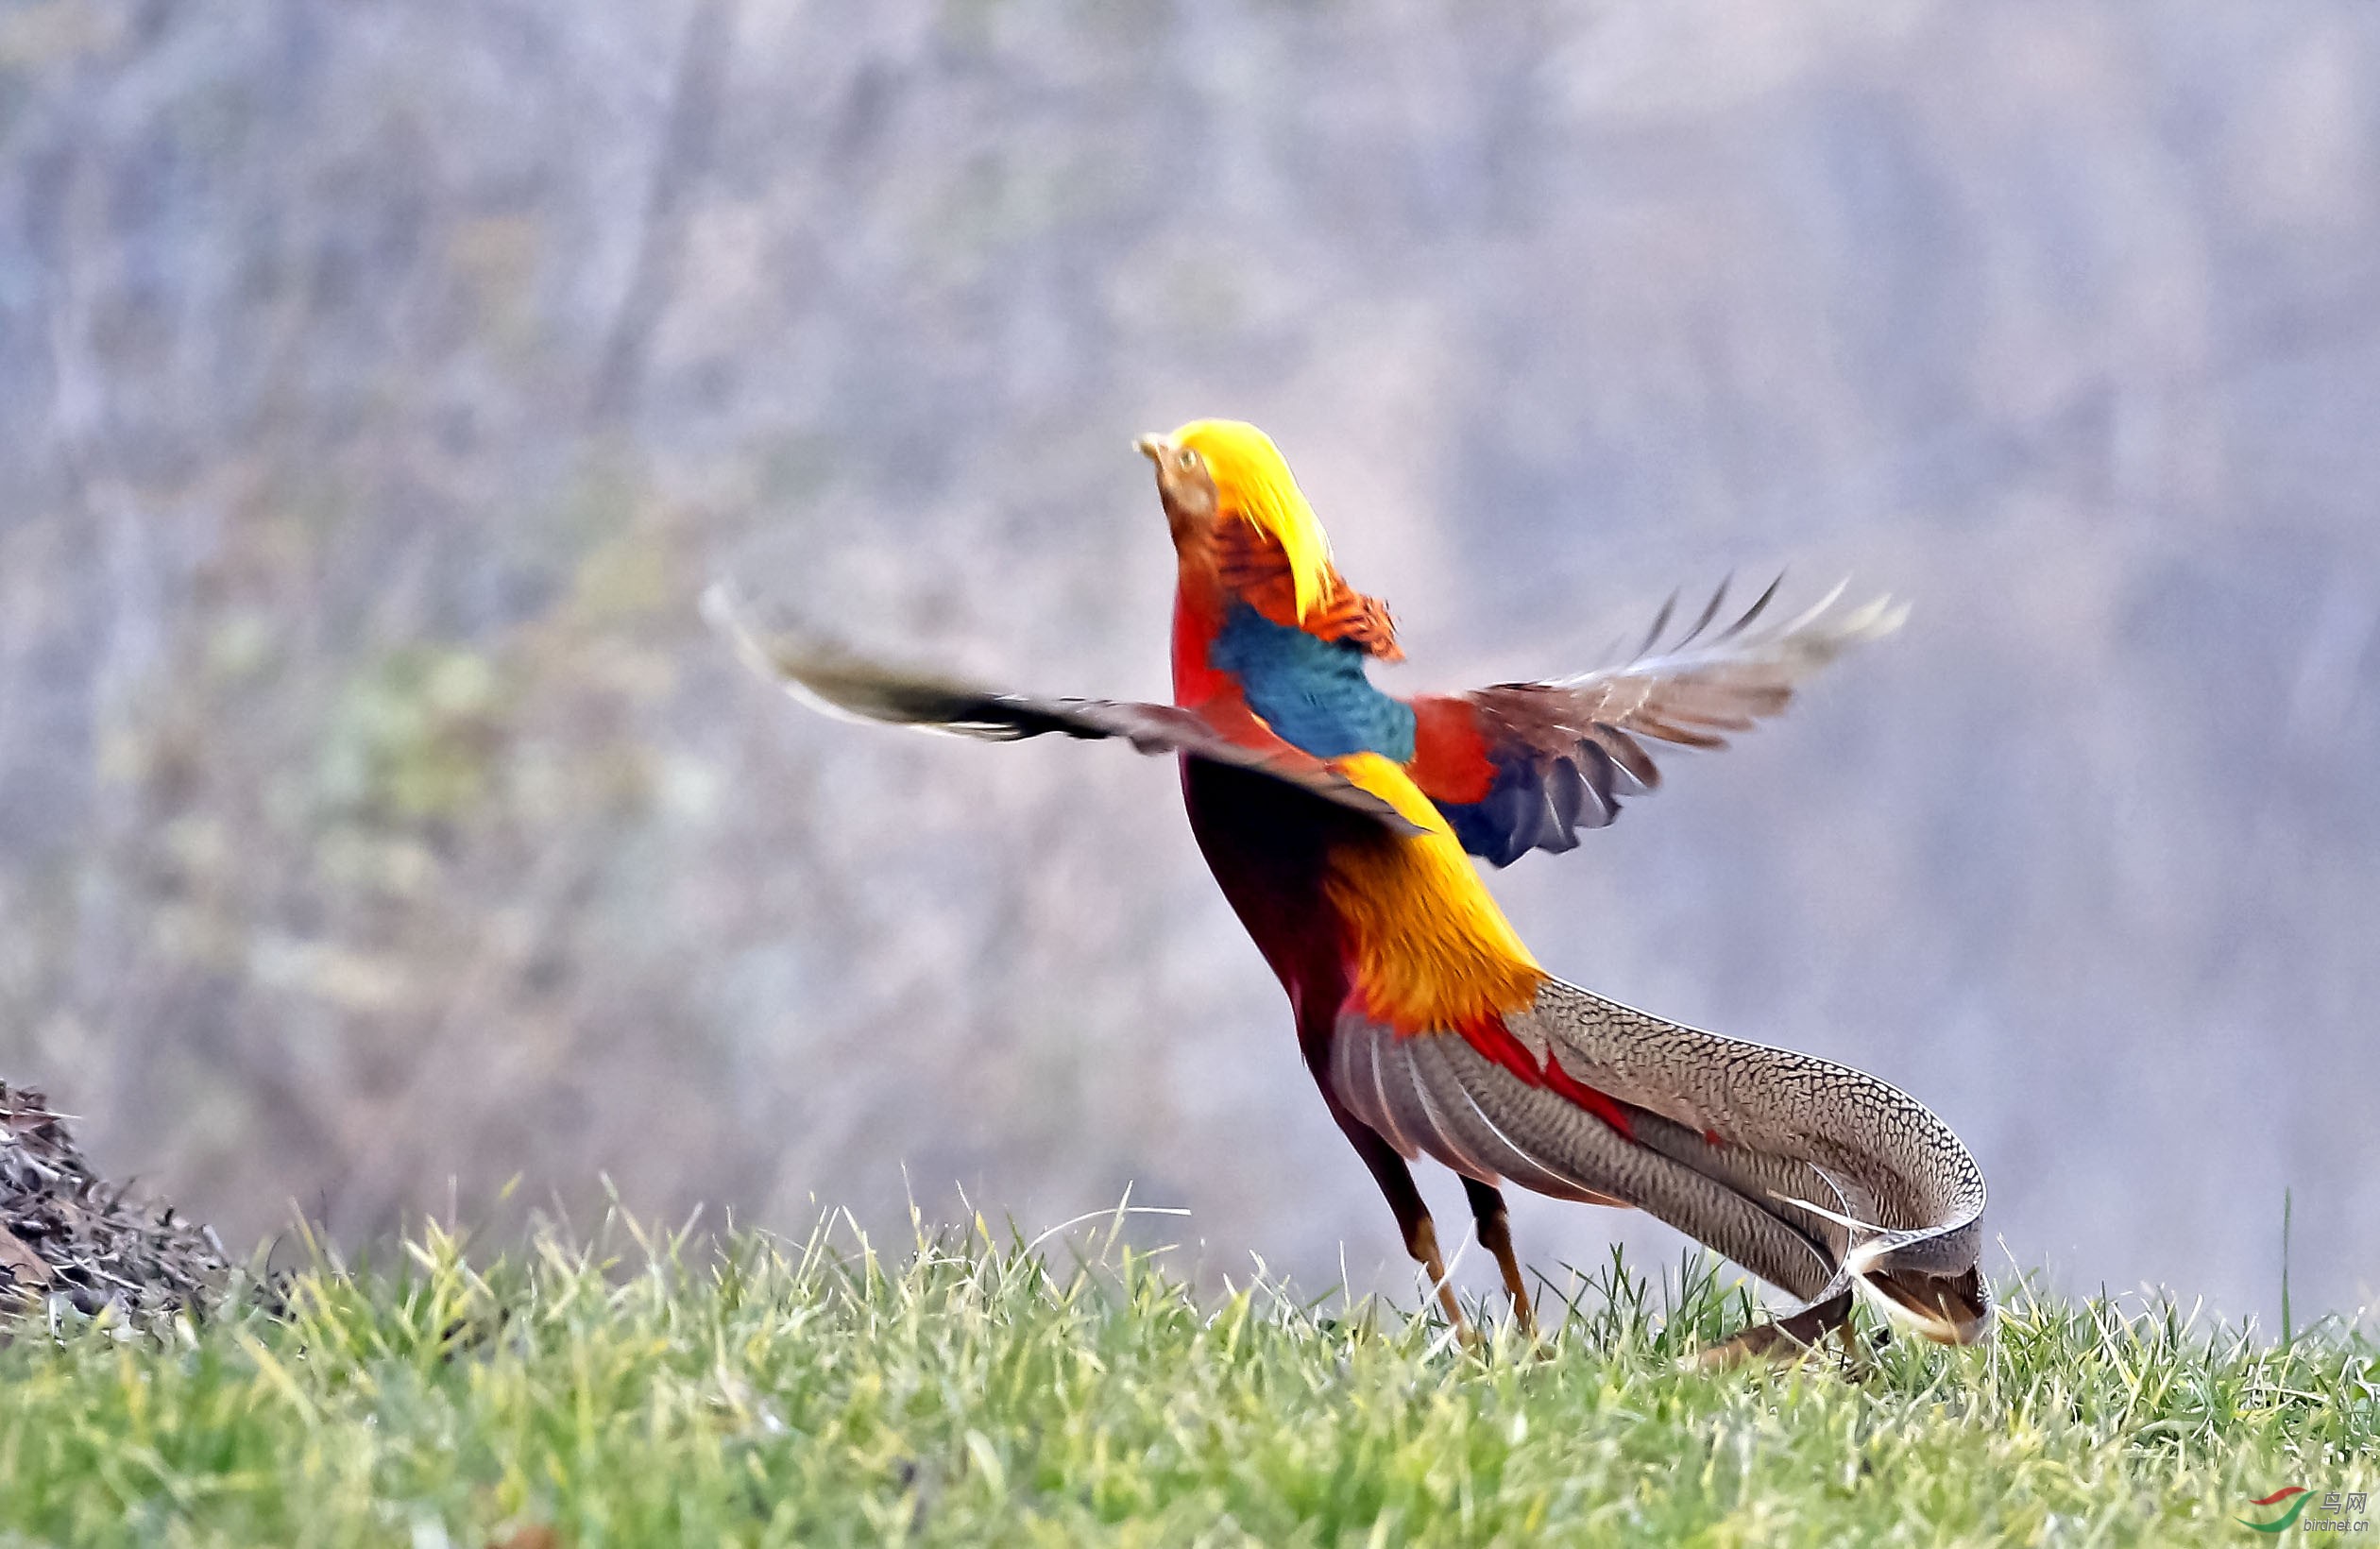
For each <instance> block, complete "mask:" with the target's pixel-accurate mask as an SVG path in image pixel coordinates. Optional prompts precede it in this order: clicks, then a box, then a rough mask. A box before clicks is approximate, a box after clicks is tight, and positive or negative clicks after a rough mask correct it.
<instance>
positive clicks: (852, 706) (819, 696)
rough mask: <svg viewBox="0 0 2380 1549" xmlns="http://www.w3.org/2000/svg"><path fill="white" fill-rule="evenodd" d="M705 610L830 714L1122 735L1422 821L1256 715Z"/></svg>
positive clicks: (985, 735)
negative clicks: (972, 669) (1062, 686)
mask: <svg viewBox="0 0 2380 1549" xmlns="http://www.w3.org/2000/svg"><path fill="white" fill-rule="evenodd" d="M703 613H704V616H705V617H706V618H707V619H708V620H709V621H711V623H712V624H713V625H714V626H715V627H717V628H718V629H719V630H720V631H721V632H722V633H723V634H724V635H726V636H727V638H729V639H730V640H732V641H733V642H734V643H735V645H736V648H737V651H738V654H739V655H741V656H742V657H743V659H744V660H745V662H746V663H747V664H749V665H750V666H751V667H752V669H753V670H754V671H755V672H758V673H759V674H760V675H761V676H763V677H765V678H768V679H770V680H771V681H772V682H774V683H776V684H778V685H780V686H782V687H783V688H784V689H786V691H787V692H789V693H791V694H792V695H793V696H794V697H795V698H797V699H801V700H804V701H807V702H808V704H810V705H811V706H814V707H816V708H818V709H821V710H824V711H825V712H826V713H828V714H830V715H840V716H844V717H847V718H853V719H858V720H862V721H878V722H883V723H888V724H892V725H898V726H914V727H916V728H918V729H919V730H922V731H938V732H947V733H951V734H953V735H956V736H961V737H978V738H982V739H984V740H988V741H995V742H1012V741H1016V740H1020V739H1023V738H1027V737H1041V736H1045V735H1046V734H1048V733H1051V732H1057V733H1061V734H1063V735H1064V736H1067V737H1079V738H1086V739H1088V738H1121V739H1122V740H1125V741H1128V742H1130V743H1131V745H1132V746H1133V747H1135V748H1137V749H1138V750H1140V751H1141V752H1143V753H1182V754H1187V755H1189V756H1190V757H1194V758H1205V759H1210V760H1212V761H1214V762H1216V763H1222V764H1232V765H1234V766H1236V767H1238V768H1241V769H1250V770H1254V771H1256V772H1257V773H1259V774H1263V775H1270V776H1272V777H1273V778H1275V779H1278V780H1282V781H1284V782H1286V783H1288V784H1290V785H1294V786H1297V787H1299V788H1301V789H1302V790H1305V791H1308V792H1313V793H1314V794H1315V795H1317V796H1318V797H1320V798H1322V799H1323V800H1325V801H1328V802H1332V803H1334V804H1335V805H1337V806H1339V807H1343V808H1346V809H1349V810H1351V811H1355V812H1361V813H1363V814H1364V815H1365V816H1367V817H1369V818H1371V819H1373V820H1375V821H1377V822H1378V823H1380V824H1381V825H1382V826H1384V827H1386V828H1389V829H1391V830H1393V831H1395V832H1397V833H1401V834H1413V833H1419V832H1420V829H1419V828H1417V827H1415V826H1414V825H1413V824H1412V823H1410V822H1409V821H1407V820H1406V819H1405V818H1404V817H1403V816H1401V815H1400V814H1399V813H1398V811H1397V809H1395V808H1394V807H1393V806H1391V805H1390V804H1389V803H1388V802H1387V801H1386V800H1384V799H1383V798H1381V797H1379V796H1376V795H1373V794H1372V793H1371V792H1369V791H1365V790H1362V789H1360V788H1359V787H1357V786H1355V785H1354V784H1352V783H1351V782H1350V781H1349V780H1348V779H1347V777H1346V776H1345V775H1341V774H1339V773H1338V771H1336V770H1335V769H1333V768H1332V767H1331V766H1330V765H1329V764H1328V763H1326V762H1324V761H1323V760H1321V759H1319V758H1317V757H1313V756H1311V755H1310V754H1306V753H1301V752H1300V751H1299V750H1298V749H1296V748H1294V747H1291V746H1290V745H1289V744H1288V743H1286V742H1284V741H1282V740H1280V739H1279V738H1277V737H1274V736H1272V735H1271V734H1270V733H1269V732H1268V731H1267V730H1265V728H1264V727H1263V725H1262V724H1261V723H1257V722H1256V721H1254V720H1253V718H1250V722H1249V723H1248V725H1247V726H1246V727H1244V728H1240V730H1239V737H1238V739H1237V740H1235V739H1234V737H1233V735H1231V734H1230V733H1229V732H1227V731H1226V730H1225V729H1224V728H1221V727H1218V726H1216V725H1215V724H1214V723H1211V722H1209V721H1208V720H1207V719H1206V718H1205V717H1203V716H1200V715H1199V714H1198V713H1197V712H1196V711H1192V710H1184V709H1179V708H1177V707H1175V706H1170V705H1149V704H1144V703H1141V702H1139V701H1134V700H1111V699H1040V698H1034V697H1031V696H1029V695H1024V694H1004V693H995V692H994V691H993V690H991V689H980V688H977V687H975V686H974V685H972V684H967V683H961V682H958V681H956V680H953V679H949V678H943V677H936V676H933V675H930V674H927V673H921V672H910V671H908V670H906V669H902V668H897V667H888V666H886V665H884V664H882V663H879V662H873V661H869V660H867V659H865V658H864V657H860V656H857V655H852V654H851V653H849V652H847V651H844V650H842V648H841V647H838V646H834V645H831V644H828V643H825V642H824V641H821V640H818V639H815V638H805V637H803V636H801V635H798V634H794V633H788V632H784V631H772V632H768V633H763V632H762V631H761V630H760V629H759V628H758V627H757V626H756V625H755V624H754V623H753V621H751V619H750V617H749V615H748V614H747V612H746V610H745V609H744V607H743V606H742V604H741V603H740V601H739V600H738V598H737V597H736V595H735V593H734V592H733V591H732V590H731V589H730V588H728V587H725V586H714V587H711V588H710V589H709V590H708V591H706V592H705V593H704V595H703Z"/></svg>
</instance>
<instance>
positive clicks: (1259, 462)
mask: <svg viewBox="0 0 2380 1549" xmlns="http://www.w3.org/2000/svg"><path fill="white" fill-rule="evenodd" d="M1167 439H1169V440H1171V441H1172V442H1173V444H1174V445H1175V446H1178V447H1187V448H1189V449H1190V450H1191V451H1195V452H1197V453H1198V454H1199V456H1200V457H1201V458H1204V459H1205V461H1206V466H1207V475H1208V477H1210V478H1212V479H1213V480H1214V481H1215V494H1216V503H1217V504H1218V505H1219V506H1220V507H1221V509H1223V510H1225V511H1228V512H1232V513H1233V514H1235V515H1237V516H1238V517H1239V518H1240V519H1242V520H1244V521H1247V522H1248V523H1250V525H1251V526H1253V527H1255V528H1257V529H1258V530H1259V531H1261V532H1263V533H1264V534H1265V535H1266V536H1268V537H1270V538H1271V539H1272V540H1273V541H1274V542H1275V543H1278V544H1280V545H1281V552H1282V553H1284V554H1285V555H1287V556H1288V560H1289V576H1290V581H1291V584H1292V585H1293V586H1295V587H1296V588H1297V598H1298V619H1299V621H1300V622H1303V621H1305V618H1306V616H1307V615H1308V614H1310V613H1312V612H1313V611H1314V610H1315V608H1317V607H1318V606H1319V605H1320V604H1321V603H1322V601H1323V599H1324V598H1325V597H1327V596H1328V595H1329V594H1330V590H1331V542H1330V539H1328V538H1326V537H1324V536H1322V523H1321V522H1320V520H1318V519H1317V518H1316V517H1315V514H1314V507H1313V506H1311V505H1308V504H1307V503H1306V498H1305V492H1304V491H1303V490H1301V489H1300V488H1299V487H1298V481H1297V480H1296V479H1295V478H1294V477H1292V476H1291V475H1290V472H1289V461H1288V459H1287V458H1285V457H1284V456H1282V455H1281V449H1280V448H1279V447H1276V446H1274V445H1273V442H1272V437H1271V436H1269V435H1267V434H1265V433H1264V432H1263V431H1260V430H1258V429H1257V428H1256V427H1255V426H1253V425H1251V424H1250V423H1248V422H1247V421H1246V420H1244V419H1193V420H1192V421H1190V423H1188V424H1187V425H1184V426H1182V428H1181V429H1180V430H1178V431H1175V432H1174V433H1173V434H1172V435H1171V436H1169V437H1168V438H1167Z"/></svg>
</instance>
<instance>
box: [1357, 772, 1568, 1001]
mask: <svg viewBox="0 0 2380 1549" xmlns="http://www.w3.org/2000/svg"><path fill="white" fill-rule="evenodd" d="M1332 764H1333V767H1334V768H1335V769H1337V770H1338V772H1339V773H1340V774H1342V775H1346V776H1347V778H1348V779H1349V781H1350V782H1352V784H1354V785H1355V786H1357V787H1359V788H1360V789H1362V790H1365V791H1369V792H1371V793H1372V794H1373V795H1375V796H1379V797H1382V798H1383V799H1385V800H1386V801H1387V802H1388V804H1389V805H1390V806H1392V807H1394V808H1395V809H1397V810H1398V812H1399V813H1400V814H1402V815H1403V817H1405V818H1406V819H1407V820H1408V821H1410V822H1411V823H1412V824H1413V825H1414V826H1416V827H1418V828H1420V830H1421V832H1420V833H1419V834H1413V835H1405V836H1391V835H1388V834H1386V832H1383V833H1382V834H1380V835H1379V836H1377V837H1374V838H1372V839H1370V840H1369V842H1366V843H1354V844H1348V845H1342V846H1340V847H1339V848H1337V849H1336V850H1335V851H1334V853H1333V854H1332V857H1331V876H1330V877H1329V879H1328V880H1327V881H1326V882H1325V884H1324V887H1325V889H1326V890H1327V891H1328V893H1329V894H1330V897H1331V902H1332V903H1333V904H1334V905H1335V906H1336V907H1337V910H1338V914H1339V918H1340V920H1341V921H1342V922H1343V924H1344V927H1345V929H1346V931H1347V945H1348V946H1349V948H1350V949H1351V950H1352V953H1353V955H1354V959H1355V964H1354V966H1355V985H1354V988H1355V993H1356V994H1357V995H1358V996H1361V997H1362V998H1363V1002H1364V1009H1365V1011H1366V1012H1367V1013H1369V1015H1371V1016H1373V1017H1375V1018H1377V1019H1379V1020H1381V1021H1383V1022H1386V1023H1387V1024H1388V1025H1389V1026H1390V1027H1393V1028H1394V1029H1396V1030H1398V1031H1399V1032H1406V1033H1414V1032H1445V1031H1451V1030H1459V1029H1463V1028H1468V1027H1471V1026H1473V1025H1475V1024H1478V1023H1481V1022H1485V1021H1490V1020H1494V1019H1498V1018H1501V1017H1504V1016H1507V1015H1509V1014H1511V1013H1514V1012H1517V1011H1520V1010H1522V1009H1523V1008H1525V1007H1527V1006H1528V1005H1529V1004H1530V1003H1531V1002H1533V1001H1534V1000H1536V999H1537V993H1538V991H1539V989H1540V988H1542V987H1543V986H1544V984H1545V980H1546V977H1547V976H1546V972H1545V970H1544V969H1542V968H1540V967H1539V966H1538V963H1537V960H1536V959H1535V958H1533V957H1531V956H1530V955H1529V949H1528V948H1527V947H1526V946H1523V945H1521V938H1520V936H1519V935H1518V934H1516V933H1515V932H1514V930H1513V928H1512V923H1511V922H1510V921H1509V920H1506V919H1505V913H1504V911H1503V910H1501V909H1498V908H1497V907H1496V900H1495V899H1494V898H1493V897H1492V896H1490V895H1489V894H1488V888H1487V885H1486V884H1485V883H1483V882H1481V881H1480V879H1479V872H1478V870H1477V868H1475V867H1474V866H1472V864H1471V857H1469V856H1467V855H1465V854H1464V853H1463V846H1462V845H1461V844H1460V843H1457V842H1456V841H1455V838H1454V833H1453V831H1452V830H1451V829H1449V828H1448V827H1447V826H1446V818H1445V816H1444V814H1442V813H1441V812H1439V811H1438V809H1437V807H1436V806H1435V805H1433V804H1432V803H1431V801H1430V798H1429V797H1427V796H1425V795H1423V794H1422V793H1421V791H1420V788H1419V787H1418V786H1416V785H1415V784H1414V783H1413V781H1412V780H1411V778H1409V777H1408V776H1407V775H1406V774H1405V772H1404V771H1403V769H1402V768H1400V767H1399V766H1398V765H1396V764H1394V763H1391V762H1390V761H1389V760H1387V759H1386V758H1384V757H1381V756H1380V755H1379V754H1377V753H1357V754H1352V755H1351V756H1349V757H1344V758H1337V759H1334V760H1332Z"/></svg>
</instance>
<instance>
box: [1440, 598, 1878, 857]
mask: <svg viewBox="0 0 2380 1549" xmlns="http://www.w3.org/2000/svg"><path fill="white" fill-rule="evenodd" d="M1726 592H1727V588H1726V587H1725V586H1722V587H1720V588H1719V590H1718V591H1717V592H1716V593H1715V594H1713V596H1712V597H1711V599H1710V602H1709V605H1708V606H1706V607H1705V608H1704V609H1703V611H1702V616H1701V618H1699V619H1698V620H1696V621H1695V622H1694V624H1693V626H1692V628H1691V629H1689V630H1687V631H1686V633H1685V635H1684V636H1683V637H1681V638H1679V639H1678V640H1676V641H1675V643H1673V644H1670V645H1667V646H1663V645H1661V644H1660V638H1661V636H1662V634H1663V632H1664V631H1665V630H1666V629H1667V628H1668V627H1669V621H1670V614H1671V612H1672V610H1673V608H1674V606H1675V603H1676V599H1675V597H1673V598H1672V599H1671V600H1670V604H1668V605H1665V606H1663V607H1662V609H1661V613H1660V617H1659V618H1658V619H1657V620H1656V621H1654V624H1653V628H1652V629H1651V630H1650V631H1649V632H1648V633H1647V634H1646V636H1645V640H1644V644H1643V645H1642V646H1641V647H1640V648H1639V652H1638V655H1637V656H1636V659H1634V660H1633V661H1630V662H1628V663H1626V664H1625V665H1624V666H1619V667H1612V668H1607V669H1604V670H1603V671H1601V672H1586V673H1582V674H1580V675H1579V676H1576V677H1568V678H1556V679H1554V680H1553V681H1551V682H1546V683H1500V684H1497V685H1495V686H1494V687H1492V688H1488V689H1473V690H1472V691H1471V692H1470V693H1465V694H1437V695H1426V696H1423V697H1421V698H1419V699H1416V700H1414V701H1412V705H1413V708H1414V713H1415V717H1416V723H1417V725H1416V733H1415V739H1414V757H1413V762H1412V763H1411V765H1410V766H1409V768H1410V771H1411V773H1412V775H1413V778H1414V783H1415V784H1417V785H1419V786H1420V788H1421V789H1422V791H1423V792H1426V793H1428V795H1429V796H1430V798H1431V799H1432V800H1433V801H1435V802H1437V806H1438V809H1439V810H1440V811H1442V812H1444V813H1445V814H1446V820H1447V822H1448V823H1449V824H1450V825H1451V826H1453V827H1454V833H1455V835H1456V837H1457V838H1459V839H1461V840H1462V842H1463V847H1464V848H1465V849H1467V850H1469V851H1471V853H1472V854H1473V855H1478V856H1484V857H1485V858H1487V859H1488V860H1489V861H1490V862H1492V863H1493V864H1495V865H1498V866H1508V865H1510V864H1512V862H1514V861H1515V860H1520V859H1521V858H1522V856H1524V855H1526V854H1527V853H1528V852H1529V851H1531V850H1532V849H1543V850H1556V851H1559V850H1570V849H1575V848H1577V845H1578V835H1577V832H1576V830H1578V829H1580V828H1600V827H1602V826H1605V825H1606V824H1607V823H1609V822H1610V821H1611V820H1612V819H1613V818H1614V817H1616V816H1618V815H1619V811H1620V799H1621V798H1622V797H1623V796H1633V795H1637V794H1640V793H1641V792H1646V791H1649V790H1651V789H1652V788H1653V787H1655V786H1656V785H1658V784H1659V783H1660V778H1661V776H1660V771H1659V770H1658V769H1657V768H1656V767H1655V766H1654V763H1653V757H1652V755H1650V754H1649V753H1647V752H1646V751H1645V747H1644V743H1643V741H1642V740H1641V739H1644V738H1654V739H1658V740H1661V741H1664V742H1675V743H1679V744H1682V745H1684V746H1687V747H1701V748H1716V747H1725V746H1726V737H1727V734H1729V733H1733V732H1741V731H1749V730H1750V729H1751V728H1752V725H1753V723H1755V722H1756V721H1758V720H1760V718H1761V717H1763V716H1770V715H1775V714H1776V713H1777V711H1779V710H1781V709H1783V708H1784V707H1785V705H1786V702H1787V701H1788V700H1790V699H1792V698H1793V694H1794V687H1795V685H1797V684H1799V683H1800V682H1801V680H1802V679H1804V678H1806V677H1808V676H1810V675H1811V673H1813V672H1817V671H1818V669H1820V668H1821V667H1824V666H1825V665H1827V663H1828V662H1830V661H1832V660H1834V658H1835V657H1836V656H1838V655H1842V654H1843V653H1844V652H1845V650H1847V649H1849V648H1850V647H1851V646H1853V645H1856V644H1858V643H1860V642H1861V641H1862V640H1872V639H1876V638H1879V637H1880V636H1884V635H1889V634H1891V633H1892V632H1893V631H1894V630H1895V629H1897V628H1898V627H1900V622H1901V619H1902V618H1903V616H1904V615H1905V614H1906V612H1907V609H1906V608H1904V607H1896V606H1895V605H1893V604H1891V603H1890V602H1889V601H1888V600H1887V599H1884V598H1879V599H1877V600H1876V601H1875V602H1873V603H1870V604H1866V605H1865V606H1863V607H1858V608H1852V609H1849V610H1847V611H1843V612H1837V611H1836V610H1835V607H1834V604H1835V601H1836V599H1837V598H1839V597H1840V596H1841V595H1842V593H1843V588H1842V587H1836V588H1835V589H1834V590H1833V591H1832V592H1830V593H1828V596H1827V598H1826V600H1825V601H1823V602H1821V603H1820V604H1818V605H1817V606H1816V607H1814V608H1811V610H1810V611H1809V612H1807V613H1805V614H1803V615H1802V616H1801V617H1800V618H1798V619H1796V620H1794V621H1793V622H1791V623H1787V624H1783V625H1779V626H1775V627H1771V628H1766V629H1756V628H1754V627H1753V626H1754V624H1755V623H1756V622H1757V621H1759V620H1760V616H1761V615H1762V614H1763V613H1764V612H1765V611H1766V610H1767V608H1768V604H1769V603H1770V601H1771V600H1772V599H1774V598H1775V597H1776V595H1777V585H1776V584H1775V583H1772V584H1771V585H1770V587H1769V588H1768V589H1767V590H1766V591H1764V592H1762V593H1761V594H1760V598H1759V600H1758V601H1756V602H1754V603H1753V604H1752V605H1751V606H1750V607H1749V608H1747V609H1745V610H1744V612H1743V616H1742V617H1740V618H1738V619H1737V620H1736V621H1734V622H1733V623H1731V624H1728V625H1727V626H1726V627H1725V628H1724V629H1722V630H1720V631H1719V632H1718V633H1717V634H1715V635H1710V636H1708V637H1707V638H1706V636H1705V631H1707V630H1708V629H1709V627H1710V625H1711V623H1712V621H1714V620H1716V619H1717V618H1718V616H1719V611H1720V609H1721V607H1723V606H1724V605H1725V604H1726Z"/></svg>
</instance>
